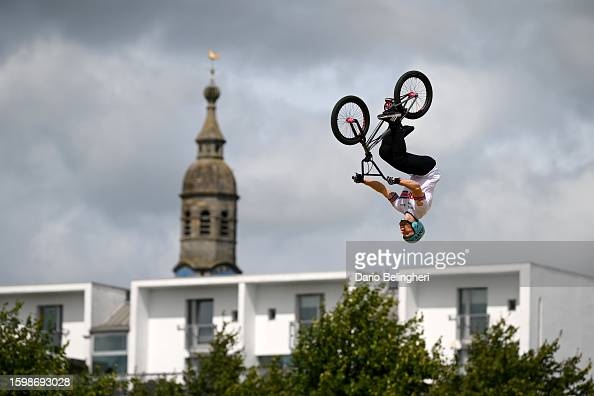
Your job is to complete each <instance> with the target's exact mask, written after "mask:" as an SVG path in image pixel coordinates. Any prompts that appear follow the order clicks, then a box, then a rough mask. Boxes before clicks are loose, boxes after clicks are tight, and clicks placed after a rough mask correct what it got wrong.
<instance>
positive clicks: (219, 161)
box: [173, 68, 241, 276]
mask: <svg viewBox="0 0 594 396" xmlns="http://www.w3.org/2000/svg"><path fill="white" fill-rule="evenodd" d="M210 72H211V80H210V84H209V85H208V86H207V87H206V88H205V89H204V97H205V98H206V101H207V103H208V104H207V106H206V120H205V121H204V125H203V126H202V130H201V131H200V132H199V133H198V136H197V137H196V143H197V144H198V153H197V157H196V160H195V161H194V162H193V163H192V164H191V165H190V166H189V168H188V170H187V171H186V174H185V176H184V181H183V186H182V192H181V194H180V198H181V201H182V203H181V219H180V220H181V237H180V254H179V261H178V263H177V265H176V266H175V268H174V269H173V271H174V273H175V275H176V276H196V275H222V274H239V273H241V270H240V269H239V268H238V267H237V264H236V262H235V245H236V240H237V200H238V199H239V196H238V195H237V190H236V185H235V177H234V176H233V171H232V170H231V168H230V167H229V165H227V163H225V160H224V159H223V145H224V144H225V138H224V137H223V134H222V133H221V130H220V128H219V124H218V122H217V118H216V101H217V99H218V98H219V96H220V90H219V87H217V86H216V85H215V82H214V68H211V71H210Z"/></svg>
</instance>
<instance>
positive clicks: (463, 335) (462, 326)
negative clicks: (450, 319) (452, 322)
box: [456, 314, 489, 344]
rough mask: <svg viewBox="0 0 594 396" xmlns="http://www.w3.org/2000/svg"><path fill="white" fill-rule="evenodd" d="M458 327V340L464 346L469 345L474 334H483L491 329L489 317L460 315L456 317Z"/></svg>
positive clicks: (483, 315)
mask: <svg viewBox="0 0 594 396" xmlns="http://www.w3.org/2000/svg"><path fill="white" fill-rule="evenodd" d="M456 327H457V332H458V340H459V341H460V342H461V343H463V344H465V343H469V342H470V341H471V339H472V335H473V334H476V333H481V332H483V331H485V330H486V329H487V328H488V327H489V315H488V314H469V315H458V316H456Z"/></svg>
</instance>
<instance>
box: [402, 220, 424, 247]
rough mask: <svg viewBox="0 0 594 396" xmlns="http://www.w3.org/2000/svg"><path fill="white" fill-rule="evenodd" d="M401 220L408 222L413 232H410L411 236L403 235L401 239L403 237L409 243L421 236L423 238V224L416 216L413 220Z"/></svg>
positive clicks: (419, 238) (416, 240)
mask: <svg viewBox="0 0 594 396" xmlns="http://www.w3.org/2000/svg"><path fill="white" fill-rule="evenodd" d="M402 221H406V222H407V223H409V224H410V226H411V227H412V229H413V231H414V234H412V235H411V236H407V237H406V236H403V237H402V239H404V240H405V241H406V242H409V243H415V242H418V241H420V240H421V238H423V235H425V226H423V223H421V222H420V221H419V220H418V219H417V218H415V221H413V222H410V221H408V220H402Z"/></svg>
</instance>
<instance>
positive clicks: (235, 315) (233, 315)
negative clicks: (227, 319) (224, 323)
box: [231, 309, 239, 322]
mask: <svg viewBox="0 0 594 396" xmlns="http://www.w3.org/2000/svg"><path fill="white" fill-rule="evenodd" d="M238 318H239V315H238V313H237V310H236V309H234V310H233V311H231V321H232V322H237V320H238Z"/></svg>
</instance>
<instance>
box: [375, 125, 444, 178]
mask: <svg viewBox="0 0 594 396" xmlns="http://www.w3.org/2000/svg"><path fill="white" fill-rule="evenodd" d="M389 125H390V132H389V133H388V134H387V135H386V136H384V138H383V140H382V144H381V146H380V149H379V155H380V157H381V158H382V159H383V160H384V161H386V162H387V163H388V164H390V165H392V166H393V167H394V168H396V169H398V170H399V171H401V172H404V173H408V174H411V175H420V176H422V175H426V174H427V173H429V171H430V170H431V169H433V168H434V167H435V164H436V163H435V160H434V159H433V158H431V157H429V156H427V155H416V154H411V153H408V152H406V142H405V141H404V137H405V136H406V131H403V130H402V128H401V127H400V125H398V124H397V123H390V124H389Z"/></svg>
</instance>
